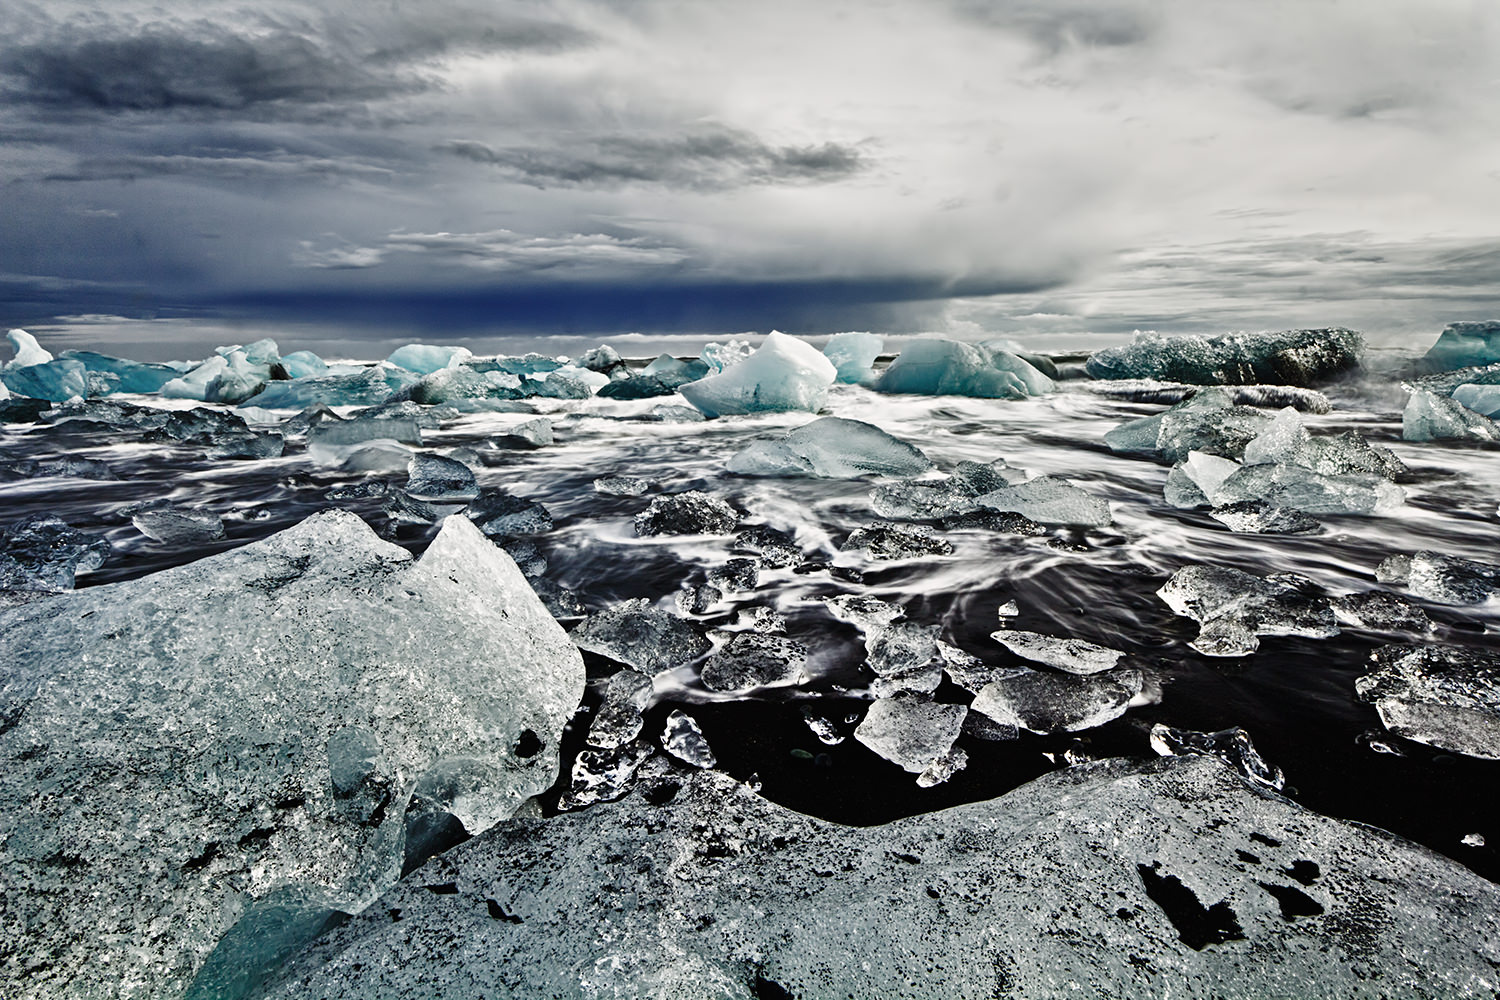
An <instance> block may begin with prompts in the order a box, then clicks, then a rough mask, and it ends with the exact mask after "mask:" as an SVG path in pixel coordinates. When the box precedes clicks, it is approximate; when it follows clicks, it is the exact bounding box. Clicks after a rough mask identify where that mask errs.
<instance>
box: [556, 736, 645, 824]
mask: <svg viewBox="0 0 1500 1000" xmlns="http://www.w3.org/2000/svg"><path fill="white" fill-rule="evenodd" d="M655 752H656V751H655V750H654V749H653V748H652V746H651V744H650V743H648V742H646V741H645V740H636V741H634V742H633V743H627V744H625V745H624V746H622V747H618V748H616V749H614V750H582V751H580V752H579V754H578V756H577V757H575V758H573V769H572V771H571V772H570V774H569V776H568V790H567V791H565V792H563V794H562V798H561V799H560V800H559V801H558V806H559V807H560V808H562V809H582V808H583V807H584V806H591V805H593V804H594V803H596V802H611V801H613V800H615V799H618V798H619V797H620V796H622V795H624V794H625V793H626V792H627V791H629V790H630V782H631V780H632V779H633V778H634V777H635V772H636V771H637V770H639V769H640V766H641V765H642V764H644V763H645V762H646V761H647V759H649V758H650V757H651V755H652V754H654V753H655Z"/></svg>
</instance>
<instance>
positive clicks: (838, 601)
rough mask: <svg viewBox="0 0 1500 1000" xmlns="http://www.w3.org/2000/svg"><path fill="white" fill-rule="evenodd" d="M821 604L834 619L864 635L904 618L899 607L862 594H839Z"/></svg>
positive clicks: (904, 613) (904, 614)
mask: <svg viewBox="0 0 1500 1000" xmlns="http://www.w3.org/2000/svg"><path fill="white" fill-rule="evenodd" d="M823 603H824V604H826V605H828V610H829V611H831V612H832V613H833V616H834V617H835V618H838V619H841V620H843V621H846V622H849V623H850V624H851V625H854V626H855V627H856V628H858V629H860V630H861V631H862V632H865V633H866V634H873V633H874V632H876V631H878V630H879V629H881V628H883V627H884V626H886V625H889V624H890V623H891V622H893V621H896V620H897V619H898V618H904V617H906V612H905V611H903V610H902V609H901V607H900V606H899V605H896V604H891V603H890V602H888V601H882V600H880V599H879V598H878V597H868V596H866V595H864V594H840V595H838V596H837V597H830V598H827V599H826V600H825V601H824V602H823Z"/></svg>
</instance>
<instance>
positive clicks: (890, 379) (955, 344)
mask: <svg viewBox="0 0 1500 1000" xmlns="http://www.w3.org/2000/svg"><path fill="white" fill-rule="evenodd" d="M1053 388H1054V385H1053V382H1052V380H1051V379H1050V378H1048V377H1047V376H1045V375H1043V374H1042V373H1041V372H1039V371H1037V370H1036V369H1035V368H1034V367H1032V366H1031V365H1030V364H1028V363H1027V362H1026V361H1024V360H1022V359H1021V358H1019V357H1017V356H1016V355H1014V354H1012V353H1010V352H1009V351H1006V350H1001V349H999V348H992V347H987V346H985V345H982V344H965V343H960V342H959V341H956V340H915V341H912V342H911V343H910V344H908V345H907V346H906V348H905V349H904V350H903V351H902V352H901V353H900V354H899V355H897V356H896V360H895V361H892V362H891V364H890V367H889V368H887V369H886V370H885V372H884V373H883V374H882V375H881V376H880V378H879V380H877V381H876V383H875V389H876V391H877V392H890V393H909V394H914V395H922V396H978V397H981V398H985V399H1021V398H1024V397H1026V396H1040V395H1042V394H1043V393H1047V392H1051V391H1052V389H1053Z"/></svg>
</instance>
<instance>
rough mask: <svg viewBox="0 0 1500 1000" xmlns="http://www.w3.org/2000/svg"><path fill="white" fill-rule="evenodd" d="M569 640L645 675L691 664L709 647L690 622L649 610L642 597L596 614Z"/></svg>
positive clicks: (652, 609)
mask: <svg viewBox="0 0 1500 1000" xmlns="http://www.w3.org/2000/svg"><path fill="white" fill-rule="evenodd" d="M570 638H572V640H573V643H574V644H575V645H576V646H577V647H578V648H579V649H582V650H586V651H587V652H590V653H597V654H599V655H600V656H607V657H609V658H610V659H611V660H614V661H616V662H618V663H623V664H625V665H626V666H628V667H632V668H634V669H636V670H639V671H640V672H641V673H644V674H655V673H657V672H659V671H662V670H668V669H670V668H672V667H677V666H681V665H682V664H684V663H690V662H692V661H693V660H696V659H697V658H698V657H700V656H702V655H703V654H704V653H706V652H708V651H709V649H710V648H711V644H710V643H709V641H708V640H707V639H706V638H704V636H703V633H702V632H700V631H699V630H698V629H697V628H696V627H694V626H693V625H692V623H690V622H687V621H684V620H683V619H681V618H679V617H677V616H676V615H674V614H672V613H671V612H669V611H662V610H659V609H657V608H654V607H652V606H651V602H650V601H648V600H646V599H645V598H644V597H642V598H636V599H634V600H630V601H625V602H623V603H621V604H618V605H616V606H614V607H612V608H606V609H605V610H603V611H599V612H595V613H594V614H592V615H590V616H589V617H588V618H587V619H585V620H584V622H583V623H582V624H581V625H579V626H578V627H577V628H575V629H574V630H573V632H572V634H571V636H570Z"/></svg>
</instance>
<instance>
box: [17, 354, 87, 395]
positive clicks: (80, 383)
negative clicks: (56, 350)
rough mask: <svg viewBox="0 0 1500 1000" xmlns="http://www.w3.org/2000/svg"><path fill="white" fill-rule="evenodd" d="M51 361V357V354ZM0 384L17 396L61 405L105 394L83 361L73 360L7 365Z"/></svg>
mask: <svg viewBox="0 0 1500 1000" xmlns="http://www.w3.org/2000/svg"><path fill="white" fill-rule="evenodd" d="M49 358H50V355H49ZM0 382H4V383H5V386H6V388H7V389H8V390H9V391H11V392H14V393H15V394H16V395H18V396H26V397H29V398H31V399H46V400H50V401H51V402H54V403H61V402H64V401H65V400H69V399H80V398H83V397H85V396H95V395H102V393H100V392H98V391H96V390H97V389H99V388H102V386H101V385H100V384H99V383H97V382H95V381H92V380H90V378H89V371H88V369H87V368H86V367H84V364H83V362H81V361H78V360H76V359H74V358H57V359H54V360H48V361H44V362H40V363H38V364H34V365H17V366H15V367H11V366H9V365H7V366H6V368H5V370H4V371H3V372H0Z"/></svg>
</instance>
